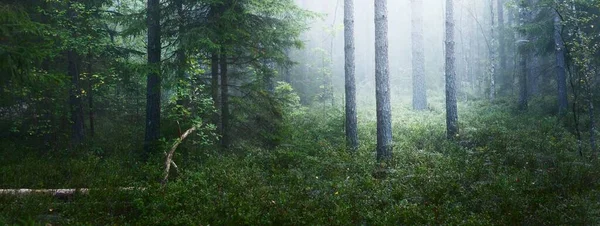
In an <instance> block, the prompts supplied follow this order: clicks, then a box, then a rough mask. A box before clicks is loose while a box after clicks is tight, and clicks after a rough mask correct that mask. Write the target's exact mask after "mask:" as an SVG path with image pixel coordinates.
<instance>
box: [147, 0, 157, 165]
mask: <svg viewBox="0 0 600 226" xmlns="http://www.w3.org/2000/svg"><path fill="white" fill-rule="evenodd" d="M146 22H147V25H148V47H147V51H148V66H149V67H150V73H148V77H147V80H146V82H147V86H146V134H145V139H144V150H145V155H146V156H147V155H148V154H150V153H151V152H153V151H154V150H155V149H156V148H157V145H158V144H157V141H158V139H159V137H160V97H161V96H160V93H161V78H160V70H161V69H160V68H161V67H160V57H161V56H160V54H161V42H160V1H159V0H148V11H147V21H146Z"/></svg>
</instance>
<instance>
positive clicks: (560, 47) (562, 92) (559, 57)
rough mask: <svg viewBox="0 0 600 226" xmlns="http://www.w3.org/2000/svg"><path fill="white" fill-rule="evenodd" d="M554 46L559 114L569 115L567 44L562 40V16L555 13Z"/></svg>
mask: <svg viewBox="0 0 600 226" xmlns="http://www.w3.org/2000/svg"><path fill="white" fill-rule="evenodd" d="M554 44H555V48H556V49H555V50H556V83H557V85H558V87H557V88H558V90H557V91H558V92H557V94H558V98H557V99H558V114H559V115H564V114H565V113H567V108H568V106H569V100H568V98H567V75H566V66H565V65H566V63H565V43H564V41H563V39H562V24H561V19H560V15H558V13H557V12H555V13H554Z"/></svg>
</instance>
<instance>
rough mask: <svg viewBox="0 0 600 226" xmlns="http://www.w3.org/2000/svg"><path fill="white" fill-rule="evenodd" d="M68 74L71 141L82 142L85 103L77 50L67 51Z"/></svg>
mask: <svg viewBox="0 0 600 226" xmlns="http://www.w3.org/2000/svg"><path fill="white" fill-rule="evenodd" d="M67 59H68V74H69V77H71V89H70V92H69V107H70V112H71V142H72V144H74V145H77V144H80V143H81V142H83V139H84V125H83V124H84V122H83V118H84V117H83V104H82V100H81V97H82V95H83V92H82V90H81V85H80V82H79V81H80V74H79V65H78V59H79V56H78V54H77V53H76V52H75V50H72V49H71V50H69V51H67Z"/></svg>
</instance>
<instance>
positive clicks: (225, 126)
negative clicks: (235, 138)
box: [219, 49, 230, 149]
mask: <svg viewBox="0 0 600 226" xmlns="http://www.w3.org/2000/svg"><path fill="white" fill-rule="evenodd" d="M220 56H221V57H220V59H219V60H220V65H221V136H222V137H221V147H222V148H223V149H227V148H229V144H230V140H229V132H230V131H229V83H228V76H227V55H226V53H225V49H222V50H221V55H220Z"/></svg>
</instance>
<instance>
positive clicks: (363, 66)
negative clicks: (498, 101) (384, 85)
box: [291, 0, 490, 109]
mask: <svg viewBox="0 0 600 226" xmlns="http://www.w3.org/2000/svg"><path fill="white" fill-rule="evenodd" d="M296 2H297V4H298V5H299V6H301V7H302V8H304V9H306V10H310V11H312V12H315V13H317V14H318V15H319V17H317V18H316V19H314V20H313V21H312V22H311V23H310V29H309V30H308V31H307V32H305V33H304V34H303V35H302V39H303V40H304V41H305V46H304V48H303V49H299V50H294V51H293V53H292V54H291V58H292V60H293V61H295V62H297V65H295V67H294V69H293V70H294V71H295V72H296V73H293V74H294V75H300V76H297V77H296V78H293V79H291V80H292V81H291V82H292V84H293V85H295V86H296V87H298V86H302V85H306V84H307V83H310V81H307V80H306V79H314V77H311V76H305V77H303V76H302V74H303V73H309V74H315V73H316V74H321V76H319V78H321V79H322V80H321V81H318V82H321V83H322V84H320V85H318V86H317V85H313V86H311V87H312V88H313V89H314V88H320V89H323V87H327V86H328V85H331V86H332V90H333V96H334V100H335V103H336V104H339V105H342V104H343V97H344V21H343V19H344V15H343V14H344V1H342V0H323V1H316V0H312V1H311V0H297V1H296ZM354 4H355V45H356V84H357V105H358V108H359V109H361V108H364V107H366V106H370V105H373V103H374V102H375V48H374V46H375V26H374V4H373V1H369V0H356V1H355V3H354ZM444 12H445V1H444V0H424V1H423V12H422V13H423V16H422V18H423V33H422V36H423V44H424V55H425V62H424V64H425V77H426V88H427V94H428V96H429V98H430V99H440V100H441V99H443V92H444V36H445V32H444V29H445V18H444V16H445V13H444ZM388 16H389V18H388V20H389V22H388V23H389V24H388V40H389V65H390V71H389V72H390V87H391V96H392V102H393V103H402V105H407V106H409V105H410V102H411V98H412V89H413V87H412V53H411V48H412V40H411V33H412V26H411V22H412V12H411V1H409V0H402V1H388ZM489 17H490V10H489V3H488V2H485V1H480V0H462V1H457V2H455V18H454V19H455V28H456V31H455V34H456V35H455V36H456V37H455V42H456V49H455V53H456V69H457V85H458V88H459V91H458V92H459V100H468V99H469V98H471V96H472V95H471V94H473V93H474V92H486V91H485V90H483V89H484V88H481V87H486V86H485V85H484V84H483V83H484V82H485V80H486V79H485V78H486V73H488V72H487V71H488V67H489V66H488V64H489V60H488V55H489V53H488V52H489V50H488V45H489V44H488V43H489V40H488V38H487V35H488V33H489V32H490V29H489V27H490V22H489ZM328 79H330V81H328ZM298 92H299V93H300V94H301V96H302V97H303V100H304V101H305V102H310V100H306V99H310V98H311V93H312V94H315V93H321V92H323V91H322V90H312V89H307V90H298ZM317 99H318V98H317Z"/></svg>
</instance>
